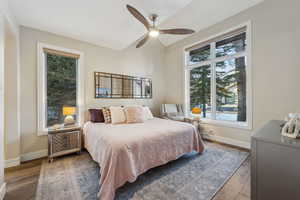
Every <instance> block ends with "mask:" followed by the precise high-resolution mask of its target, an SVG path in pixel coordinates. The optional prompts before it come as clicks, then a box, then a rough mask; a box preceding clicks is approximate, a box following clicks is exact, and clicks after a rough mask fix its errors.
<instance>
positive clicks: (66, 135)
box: [48, 126, 81, 162]
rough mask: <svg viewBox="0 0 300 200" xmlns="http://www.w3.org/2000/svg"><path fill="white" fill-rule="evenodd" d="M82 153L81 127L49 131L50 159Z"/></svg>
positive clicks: (50, 160)
mask: <svg viewBox="0 0 300 200" xmlns="http://www.w3.org/2000/svg"><path fill="white" fill-rule="evenodd" d="M80 151H81V127H78V126H76V127H70V128H61V129H56V130H49V131H48V159H49V162H52V161H53V158H54V157H57V156H62V155H66V154H69V153H74V152H79V153H80Z"/></svg>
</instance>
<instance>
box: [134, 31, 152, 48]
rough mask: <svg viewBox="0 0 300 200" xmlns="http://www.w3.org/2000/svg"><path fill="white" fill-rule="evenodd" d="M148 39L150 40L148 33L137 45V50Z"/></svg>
mask: <svg viewBox="0 0 300 200" xmlns="http://www.w3.org/2000/svg"><path fill="white" fill-rule="evenodd" d="M148 39H149V34H148V33H147V34H146V35H145V37H144V38H143V39H142V40H141V41H139V43H138V44H137V45H136V48H140V47H141V46H143V45H144V44H145V43H146V42H147V40H148Z"/></svg>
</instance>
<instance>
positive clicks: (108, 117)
mask: <svg viewBox="0 0 300 200" xmlns="http://www.w3.org/2000/svg"><path fill="white" fill-rule="evenodd" d="M102 113H103V117H104V121H105V123H106V124H109V123H111V113H110V110H109V108H106V107H104V108H102Z"/></svg>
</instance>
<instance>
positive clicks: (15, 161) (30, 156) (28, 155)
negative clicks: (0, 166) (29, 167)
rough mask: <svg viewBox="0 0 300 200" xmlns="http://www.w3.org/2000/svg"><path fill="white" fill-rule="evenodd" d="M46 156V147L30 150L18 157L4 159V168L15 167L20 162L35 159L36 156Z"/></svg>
mask: <svg viewBox="0 0 300 200" xmlns="http://www.w3.org/2000/svg"><path fill="white" fill-rule="evenodd" d="M47 156H48V149H43V150H40V151H35V152H30V153H25V154H22V155H21V156H20V157H17V158H13V159H9V160H5V168H9V167H15V166H18V165H20V164H21V162H25V161H30V160H35V159H38V158H43V157H47Z"/></svg>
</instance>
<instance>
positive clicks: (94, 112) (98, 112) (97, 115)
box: [89, 109, 105, 123]
mask: <svg viewBox="0 0 300 200" xmlns="http://www.w3.org/2000/svg"><path fill="white" fill-rule="evenodd" d="M89 112H90V116H91V122H94V123H103V122H105V120H104V116H103V112H102V109H89Z"/></svg>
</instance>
